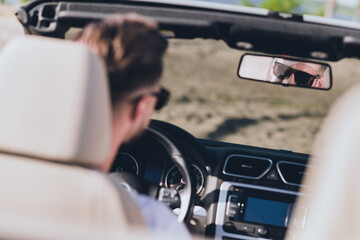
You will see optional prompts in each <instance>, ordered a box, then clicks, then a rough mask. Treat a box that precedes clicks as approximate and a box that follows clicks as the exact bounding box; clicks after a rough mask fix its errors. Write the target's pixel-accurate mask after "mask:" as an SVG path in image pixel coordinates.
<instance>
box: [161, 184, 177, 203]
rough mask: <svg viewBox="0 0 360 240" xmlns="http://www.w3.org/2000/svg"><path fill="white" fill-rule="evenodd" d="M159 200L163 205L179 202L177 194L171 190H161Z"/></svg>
mask: <svg viewBox="0 0 360 240" xmlns="http://www.w3.org/2000/svg"><path fill="white" fill-rule="evenodd" d="M159 200H160V201H161V202H164V203H165V204H169V205H172V204H175V203H177V202H179V197H178V192H177V191H176V190H175V189H172V188H161V189H160V191H159Z"/></svg>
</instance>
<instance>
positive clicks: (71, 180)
mask: <svg viewBox="0 0 360 240" xmlns="http://www.w3.org/2000/svg"><path fill="white" fill-rule="evenodd" d="M129 12H135V13H138V14H141V15H144V16H147V17H151V18H153V19H155V20H156V21H157V22H158V23H159V28H160V30H161V32H162V33H163V35H164V36H165V37H167V38H168V40H169V42H171V41H173V40H175V43H176V40H178V39H182V40H184V39H185V40H188V41H194V39H195V40H198V39H202V40H204V39H206V40H216V41H223V42H224V43H225V44H226V47H228V48H230V49H235V50H236V51H241V52H242V53H244V52H245V51H246V52H250V54H247V55H243V56H242V58H241V59H240V61H239V63H236V65H237V67H238V68H237V69H234V72H233V75H234V76H237V77H240V78H242V79H249V80H251V81H253V82H255V83H254V84H261V83H264V84H263V85H266V86H268V87H285V88H287V87H288V88H296V89H300V88H312V89H304V91H313V92H326V91H328V90H329V89H331V88H332V86H333V84H335V83H333V73H332V69H331V64H330V65H329V64H328V62H334V61H339V60H341V59H343V58H359V56H360V32H359V29H360V27H359V26H358V25H354V24H347V23H345V22H343V21H336V20H331V19H328V20H327V21H326V22H325V21H323V20H322V19H320V18H318V17H311V16H300V15H295V14H289V13H286V14H285V13H279V12H272V11H268V10H265V9H254V8H247V7H226V6H224V5H221V4H210V3H209V4H201V2H196V1H194V2H183V1H173V2H172V3H169V2H166V1H161V0H158V1H101V2H100V1H96V0H91V1H90V0H76V1H57V0H55V1H54V0H52V1H49V0H35V1H32V2H30V3H27V4H25V5H23V6H21V7H20V8H19V9H18V10H17V11H16V12H15V14H16V16H17V18H18V20H19V22H20V23H21V24H22V26H23V28H24V32H25V33H26V35H27V36H26V37H20V38H17V39H14V40H12V41H11V42H10V43H9V44H8V45H7V46H6V47H5V48H4V49H3V50H2V51H1V52H0V86H2V87H0V95H1V96H2V100H3V101H0V112H1V113H2V114H1V116H2V117H1V118H2V123H3V124H1V126H0V152H1V155H0V158H1V161H0V165H1V167H0V169H1V170H0V171H1V174H0V179H1V180H0V185H1V187H0V189H2V190H3V196H2V197H1V198H0V203H1V204H0V216H3V217H0V226H2V227H0V228H1V229H4V231H3V230H1V231H0V237H1V238H7V239H9V238H13V239H28V238H29V239H64V238H65V239H66V238H70V239H85V238H86V239H99V238H104V237H105V238H108V239H113V238H114V239H115V238H116V239H118V238H120V239H121V238H124V237H129V238H139V239H143V238H146V239H148V238H149V239H151V238H155V237H156V238H157V239H159V238H168V237H174V238H181V236H155V237H154V236H153V235H150V234H148V232H147V231H146V229H145V227H144V222H143V219H142V217H141V213H140V211H139V209H138V207H137V206H136V204H134V203H132V201H130V200H129V196H128V195H129V193H128V191H127V190H126V188H124V189H123V192H121V194H119V193H117V192H116V191H115V190H114V187H113V186H112V185H111V183H110V182H108V181H106V176H105V174H104V173H100V172H99V171H96V168H97V166H98V165H99V163H100V161H103V160H104V159H105V158H106V156H107V155H106V154H107V152H108V150H109V147H110V142H109V139H110V137H109V136H110V135H111V132H110V131H111V130H110V124H111V123H110V121H111V120H110V119H111V116H110V115H111V114H110V102H109V92H108V85H107V81H106V74H105V69H104V66H103V64H102V62H101V60H100V59H99V58H98V57H97V56H95V55H93V54H92V53H90V51H89V50H87V49H86V48H85V47H83V46H80V44H77V43H74V42H72V41H71V40H69V39H71V36H72V34H73V31H74V32H76V31H78V30H79V29H81V28H83V27H84V26H85V25H86V24H87V23H89V22H91V21H98V20H100V19H102V18H105V17H108V16H111V15H113V14H118V13H129ZM31 35H33V36H31ZM64 39H65V40H64ZM34 56H35V57H34ZM289 62H291V66H290V63H289ZM286 64H287V65H286ZM305 64H307V66H316V68H318V69H320V70H319V71H321V76H325V77H324V79H323V80H322V81H323V82H321V85H316V84H315V83H316V82H317V80H318V79H320V75H319V76H317V75H316V74H310V73H308V72H305V70H303V69H299V67H298V66H299V65H305ZM311 64H312V65H311ZM254 65H256V66H260V67H259V68H256V69H255V70H254V69H253V66H254ZM284 66H285V67H284ZM64 69H66V71H64ZM258 69H263V71H259V70H258ZM180 70H181V69H180ZM180 70H179V72H180ZM269 73H273V74H274V76H271V77H274V78H271V77H269V76H270V75H269ZM289 76H294V77H293V78H294V82H293V83H292V82H290V81H289V82H284V81H283V80H284V79H285V78H286V79H287V78H289ZM49 79H51V81H49ZM99 79H100V80H103V81H99ZM273 79H275V80H273ZM204 82H205V83H206V81H204ZM220 84H221V82H220ZM276 85H279V86H276ZM317 90H320V91H317ZM358 92H359V87H357V88H354V89H353V90H352V91H351V92H349V93H348V94H347V95H345V96H344V97H343V98H341V99H340V100H339V102H337V104H336V105H335V106H334V107H333V108H332V110H331V111H330V113H329V117H328V118H327V119H326V121H325V123H324V124H323V126H322V129H321V130H320V133H319V134H318V137H317V138H316V139H317V140H316V142H315V143H314V147H313V149H316V150H317V151H316V152H313V153H311V154H310V153H300V152H295V151H291V150H286V149H285V150H284V149H272V148H267V147H262V146H256V145H255V146H254V145H248V144H241V143H240V144H239V143H235V142H225V141H219V140H214V139H207V138H204V137H197V136H195V134H194V133H192V132H189V131H188V130H187V129H186V128H185V127H184V126H178V125H177V124H174V123H172V122H171V121H167V120H166V119H165V120H164V119H162V120H159V119H153V120H152V121H151V124H150V126H149V129H148V130H147V131H146V132H145V133H144V134H143V136H142V137H141V138H139V139H137V140H136V141H133V142H130V143H128V144H125V145H123V146H122V147H121V148H120V149H119V151H118V154H117V156H116V159H115V161H114V164H113V165H112V168H111V175H112V176H114V177H116V178H118V181H119V183H121V184H124V185H125V186H130V187H131V188H134V189H135V190H136V191H137V192H139V193H141V194H145V195H148V196H150V197H153V198H156V199H157V200H158V201H161V202H163V203H164V204H167V205H168V206H169V207H170V208H171V209H172V210H173V211H174V212H175V213H176V214H178V221H179V222H184V223H185V224H186V226H187V227H188V229H189V231H190V232H191V233H192V234H193V236H194V237H198V238H209V239H219V240H220V239H221V240H225V239H243V240H252V239H274V240H282V239H356V237H354V236H356V235H357V233H356V224H355V223H358V222H359V221H360V219H359V216H360V215H357V214H354V212H353V208H352V206H354V205H356V204H357V202H358V201H357V200H358V199H359V196H358V195H359V194H358V193H357V192H356V191H355V192H354V191H353V188H354V186H353V185H351V184H348V183H349V182H351V183H354V182H356V181H357V178H358V177H357V176H358V174H357V173H356V169H358V168H357V165H358V164H357V162H356V161H355V160H356V159H358V156H359V152H358V148H357V147H356V143H357V139H358V137H357V136H358V131H359V129H358V128H346V126H347V125H352V126H356V125H357V122H358V119H359V118H360V116H358V115H359V112H360V111H358V112H357V111H354V104H353V103H354V102H357V101H358V98H359V97H358V96H359V94H358ZM208 94H209V96H210V95H211V93H208ZM314 94H315V93H314ZM189 95H191V92H189ZM183 101H187V100H186V99H185V100H183ZM204 101H206V100H204ZM8 103H11V108H9V107H8ZM199 111H200V110H199ZM174 118H176V115H175V117H174ZM265 121H266V119H265ZM49 122H51V125H49V124H48V123H49ZM343 129H347V131H343ZM231 130H232V129H231V128H230V130H229V129H223V130H222V131H231ZM219 131H221V129H220V130H219ZM14 132H16V135H14V134H13V133H14ZM54 136H56V137H54ZM334 136H336V137H334ZM328 139H331V141H327V140H328ZM344 139H346V140H344ZM325 140H326V141H325ZM338 159H343V161H342V162H341V161H340V162H339V161H337V160H338ZM344 162H345V163H347V164H341V163H344ZM349 172H350V174H349ZM9 183H10V184H9ZM329 186H331V187H329ZM349 199H351V201H349ZM347 201H349V202H348V204H341V205H340V206H341V207H339V202H347ZM325 203H326V204H325ZM329 209H332V210H329ZM4 219H7V220H6V221H5V220H4ZM310 223H311V224H310ZM349 226H351V227H349ZM19 229H21V231H19ZM34 229H35V230H34ZM129 229H136V231H132V230H130V231H129ZM344 236H347V237H345V238H344Z"/></svg>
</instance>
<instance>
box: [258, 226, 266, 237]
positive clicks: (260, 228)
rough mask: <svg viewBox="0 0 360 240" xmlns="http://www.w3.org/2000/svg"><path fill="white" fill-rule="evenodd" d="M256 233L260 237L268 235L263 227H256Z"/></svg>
mask: <svg viewBox="0 0 360 240" xmlns="http://www.w3.org/2000/svg"><path fill="white" fill-rule="evenodd" d="M256 233H257V234H259V235H260V236H265V235H266V234H267V233H268V231H267V230H266V228H264V227H258V228H257V230H256Z"/></svg>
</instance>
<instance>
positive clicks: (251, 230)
mask: <svg viewBox="0 0 360 240" xmlns="http://www.w3.org/2000/svg"><path fill="white" fill-rule="evenodd" d="M238 230H239V231H243V232H247V233H254V232H255V228H254V227H250V226H246V225H241V226H238Z"/></svg>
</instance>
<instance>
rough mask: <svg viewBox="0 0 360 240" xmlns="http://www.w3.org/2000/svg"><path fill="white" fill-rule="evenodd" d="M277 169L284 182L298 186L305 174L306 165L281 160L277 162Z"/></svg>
mask: <svg viewBox="0 0 360 240" xmlns="http://www.w3.org/2000/svg"><path fill="white" fill-rule="evenodd" d="M277 169H278V172H279V174H280V177H281V180H282V181H283V182H284V183H286V184H289V185H294V186H300V185H301V180H302V178H303V176H304V174H305V169H306V165H304V164H300V163H291V162H283V161H281V162H278V163H277Z"/></svg>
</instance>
